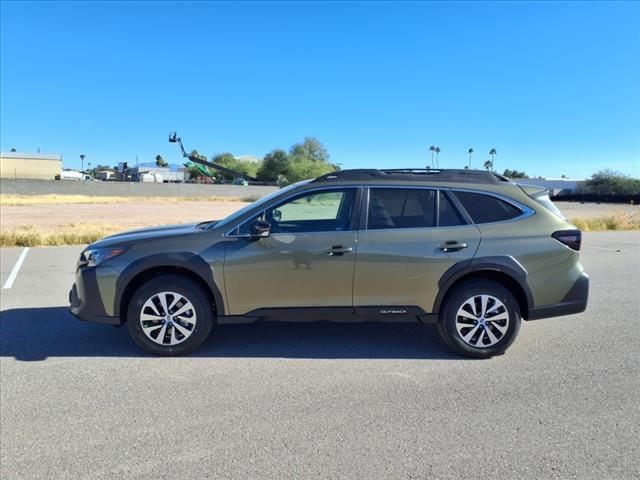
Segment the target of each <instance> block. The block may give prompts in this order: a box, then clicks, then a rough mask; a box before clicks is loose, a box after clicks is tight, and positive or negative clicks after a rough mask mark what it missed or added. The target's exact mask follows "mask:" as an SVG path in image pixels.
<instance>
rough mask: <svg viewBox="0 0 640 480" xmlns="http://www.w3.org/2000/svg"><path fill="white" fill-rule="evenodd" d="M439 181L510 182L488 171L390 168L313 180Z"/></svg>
mask: <svg viewBox="0 0 640 480" xmlns="http://www.w3.org/2000/svg"><path fill="white" fill-rule="evenodd" d="M426 177H428V179H429V181H441V182H452V183H500V182H511V181H510V180H509V179H508V178H507V177H504V176H503V175H500V174H498V173H495V172H490V171H488V170H466V169H465V170H462V169H439V168H391V169H380V170H378V169H372V168H367V169H352V170H340V171H337V172H331V173H327V174H326V175H322V176H321V177H318V178H316V179H315V180H314V182H324V181H330V180H373V179H377V180H411V181H424V180H426Z"/></svg>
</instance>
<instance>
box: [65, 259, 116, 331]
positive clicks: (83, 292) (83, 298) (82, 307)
mask: <svg viewBox="0 0 640 480" xmlns="http://www.w3.org/2000/svg"><path fill="white" fill-rule="evenodd" d="M69 304H70V307H69V310H70V311H71V313H72V314H73V315H75V316H76V317H77V318H79V319H80V320H83V321H85V322H93V323H105V324H108V325H120V323H121V322H120V318H119V317H113V316H110V315H107V312H106V311H105V309H104V305H103V304H102V299H101V298H100V291H99V289H98V282H97V281H96V271H95V269H93V268H91V269H88V268H87V269H79V270H78V272H77V273H76V282H75V283H74V284H73V287H71V290H70V291H69Z"/></svg>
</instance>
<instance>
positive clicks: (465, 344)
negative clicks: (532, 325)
mask: <svg viewBox="0 0 640 480" xmlns="http://www.w3.org/2000/svg"><path fill="white" fill-rule="evenodd" d="M520 321H521V320H520V308H519V306H518V302H517V301H516V299H515V298H514V296H513V294H512V293H511V292H510V291H509V290H508V289H507V288H505V287H504V286H502V285H501V284H499V283H496V282H493V281H491V280H470V281H468V282H465V283H463V284H462V285H460V286H459V287H457V288H456V289H455V291H454V292H452V294H451V296H449V298H448V299H447V302H446V304H445V306H444V309H443V310H442V312H441V315H440V321H439V322H438V331H439V332H440V335H441V336H442V338H443V340H444V341H445V342H446V344H447V345H448V346H449V347H450V348H451V349H452V350H453V351H455V352H456V353H459V354H461V355H465V356H469V357H476V358H489V357H492V356H494V355H500V354H503V353H504V352H505V351H506V350H507V348H509V346H510V345H511V344H512V343H513V341H514V340H515V338H516V336H517V335H518V331H519V330H520Z"/></svg>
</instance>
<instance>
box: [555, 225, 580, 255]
mask: <svg viewBox="0 0 640 480" xmlns="http://www.w3.org/2000/svg"><path fill="white" fill-rule="evenodd" d="M551 236H552V237H553V238H555V239H556V240H558V241H559V242H560V243H562V244H564V245H566V246H567V247H569V248H570V249H571V250H575V251H576V252H579V251H580V244H581V243H582V232H581V231H580V230H558V231H557V232H553V233H552V234H551Z"/></svg>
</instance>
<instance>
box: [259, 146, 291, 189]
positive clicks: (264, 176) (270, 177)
mask: <svg viewBox="0 0 640 480" xmlns="http://www.w3.org/2000/svg"><path fill="white" fill-rule="evenodd" d="M290 168H291V161H290V159H289V155H287V152H285V151H284V150H282V149H280V148H277V149H275V150H272V151H271V152H269V153H267V154H266V155H265V156H264V159H263V160H262V165H260V168H259V169H258V172H257V178H258V180H261V181H263V182H276V181H278V178H280V177H281V176H283V177H285V178H286V177H287V175H288V174H289V170H290Z"/></svg>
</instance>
